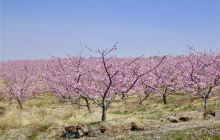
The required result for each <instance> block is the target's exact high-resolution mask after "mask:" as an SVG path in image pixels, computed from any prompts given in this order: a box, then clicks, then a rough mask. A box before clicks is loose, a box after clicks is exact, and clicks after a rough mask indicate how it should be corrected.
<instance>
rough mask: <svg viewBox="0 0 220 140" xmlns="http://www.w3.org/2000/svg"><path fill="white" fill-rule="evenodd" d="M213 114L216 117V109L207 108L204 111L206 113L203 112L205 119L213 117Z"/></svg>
mask: <svg viewBox="0 0 220 140" xmlns="http://www.w3.org/2000/svg"><path fill="white" fill-rule="evenodd" d="M211 116H212V117H215V111H214V110H205V111H204V113H203V117H204V119H208V118H211Z"/></svg>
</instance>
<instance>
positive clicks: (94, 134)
mask: <svg viewBox="0 0 220 140" xmlns="http://www.w3.org/2000/svg"><path fill="white" fill-rule="evenodd" d="M100 135H101V132H100V130H99V129H97V128H89V130H88V137H98V136H100Z"/></svg>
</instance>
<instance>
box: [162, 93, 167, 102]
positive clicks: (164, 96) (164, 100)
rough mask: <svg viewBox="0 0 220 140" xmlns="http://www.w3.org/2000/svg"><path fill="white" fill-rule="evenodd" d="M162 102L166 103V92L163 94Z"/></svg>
mask: <svg viewBox="0 0 220 140" xmlns="http://www.w3.org/2000/svg"><path fill="white" fill-rule="evenodd" d="M163 103H164V104H167V95H166V93H164V94H163Z"/></svg>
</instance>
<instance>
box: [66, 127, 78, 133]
mask: <svg viewBox="0 0 220 140" xmlns="http://www.w3.org/2000/svg"><path fill="white" fill-rule="evenodd" d="M65 130H66V132H76V131H77V129H76V127H75V126H67V127H65Z"/></svg>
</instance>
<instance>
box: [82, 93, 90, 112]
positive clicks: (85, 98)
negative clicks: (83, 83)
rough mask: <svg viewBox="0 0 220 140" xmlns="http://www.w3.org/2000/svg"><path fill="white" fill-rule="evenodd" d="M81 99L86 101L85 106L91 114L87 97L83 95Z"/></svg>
mask: <svg viewBox="0 0 220 140" xmlns="http://www.w3.org/2000/svg"><path fill="white" fill-rule="evenodd" d="M83 99H84V100H85V101H86V107H87V109H88V111H89V113H90V114H91V113H92V111H91V107H90V104H89V100H88V98H87V97H83Z"/></svg>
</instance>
